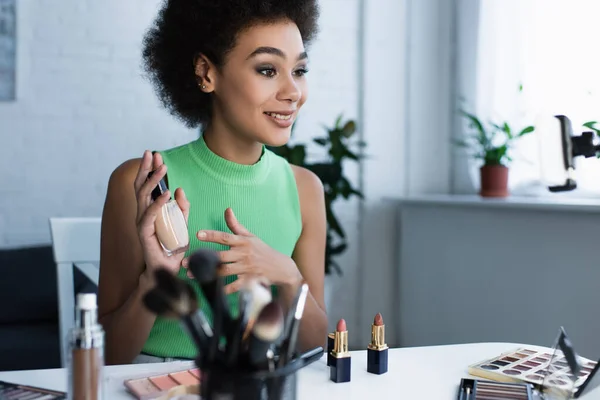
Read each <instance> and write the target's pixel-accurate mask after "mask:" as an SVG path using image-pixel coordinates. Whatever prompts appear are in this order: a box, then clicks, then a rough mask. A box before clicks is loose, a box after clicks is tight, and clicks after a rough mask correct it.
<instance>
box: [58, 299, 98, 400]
mask: <svg viewBox="0 0 600 400" xmlns="http://www.w3.org/2000/svg"><path fill="white" fill-rule="evenodd" d="M68 349H69V350H68V351H69V363H68V370H69V378H68V379H69V385H68V390H67V393H68V399H69V400H103V392H104V381H103V368H104V330H103V329H102V326H101V325H100V324H98V306H97V304H96V294H94V293H84V294H78V295H77V304H76V306H75V326H74V327H73V328H72V329H71V331H70V332H69V343H68Z"/></svg>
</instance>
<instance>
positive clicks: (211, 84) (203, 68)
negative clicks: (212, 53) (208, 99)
mask: <svg viewBox="0 0 600 400" xmlns="http://www.w3.org/2000/svg"><path fill="white" fill-rule="evenodd" d="M216 71H217V70H216V67H215V65H214V64H213V63H212V62H211V61H210V60H209V59H208V57H206V56H205V55H204V54H198V56H197V57H196V58H195V59H194V72H195V74H196V81H197V82H198V87H200V90H202V91H203V92H205V93H210V92H213V91H214V90H215V83H216V78H217V74H216Z"/></svg>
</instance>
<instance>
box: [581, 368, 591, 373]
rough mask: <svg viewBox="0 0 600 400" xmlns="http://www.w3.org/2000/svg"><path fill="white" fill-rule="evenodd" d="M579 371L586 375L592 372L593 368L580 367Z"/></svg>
mask: <svg viewBox="0 0 600 400" xmlns="http://www.w3.org/2000/svg"><path fill="white" fill-rule="evenodd" d="M581 369H582V370H584V371H585V372H588V373H589V372H592V371H593V370H594V369H593V368H588V367H581Z"/></svg>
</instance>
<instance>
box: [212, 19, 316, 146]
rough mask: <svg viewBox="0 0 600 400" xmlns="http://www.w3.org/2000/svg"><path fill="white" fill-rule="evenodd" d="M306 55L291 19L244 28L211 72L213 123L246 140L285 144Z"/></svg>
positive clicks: (301, 90) (301, 93) (301, 98)
mask: <svg viewBox="0 0 600 400" xmlns="http://www.w3.org/2000/svg"><path fill="white" fill-rule="evenodd" d="M307 61H308V60H307V57H306V53H305V50H304V44H303V42H302V37H301V35H300V31H299V30H298V27H297V26H296V24H294V23H293V22H285V21H284V22H278V23H273V24H261V25H255V26H253V27H250V28H248V29H247V30H244V31H243V32H242V33H241V34H240V35H239V37H238V40H237V42H236V45H235V47H234V48H233V49H232V50H231V52H230V53H229V54H228V55H227V57H226V58H225V62H224V65H223V67H222V68H221V70H220V71H219V72H213V75H214V82H213V83H214V86H213V92H212V93H213V101H214V107H213V110H214V114H213V123H215V125H217V124H218V125H219V126H222V127H224V128H226V129H228V130H229V131H231V132H233V133H235V134H236V135H241V136H242V137H244V138H246V139H249V140H251V141H257V142H260V143H264V144H266V145H269V146H281V145H284V144H285V143H287V141H288V140H289V138H290V133H291V127H292V123H293V122H294V120H295V119H296V117H297V115H298V111H299V110H300V108H301V107H302V105H303V104H304V102H305V101H306V96H307V84H306V77H305V76H304V75H305V73H306V72H307V69H306V68H307ZM213 71H215V70H214V69H213Z"/></svg>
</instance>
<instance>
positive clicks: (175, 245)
mask: <svg viewBox="0 0 600 400" xmlns="http://www.w3.org/2000/svg"><path fill="white" fill-rule="evenodd" d="M150 176H152V172H150V174H149V175H148V177H150ZM167 189H168V188H167V184H166V182H165V180H164V179H161V180H160V182H158V185H157V186H156V188H154V190H153V191H152V195H151V197H152V200H153V201H156V199H157V198H158V197H160V195H161V194H163V193H164V192H166V191H167ZM154 229H155V230H156V236H157V237H158V241H159V242H160V244H161V246H162V248H163V249H164V251H165V252H166V253H167V255H168V256H171V255H173V254H177V253H181V252H184V251H186V250H187V249H188V248H189V244H190V240H189V235H188V227H187V223H186V222H185V217H184V215H183V212H182V211H181V208H179V205H178V204H177V201H176V200H175V199H172V198H171V199H170V200H169V201H168V202H167V203H166V204H165V205H164V206H162V208H161V210H160V212H159V213H158V215H157V216H156V222H155V223H154Z"/></svg>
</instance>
